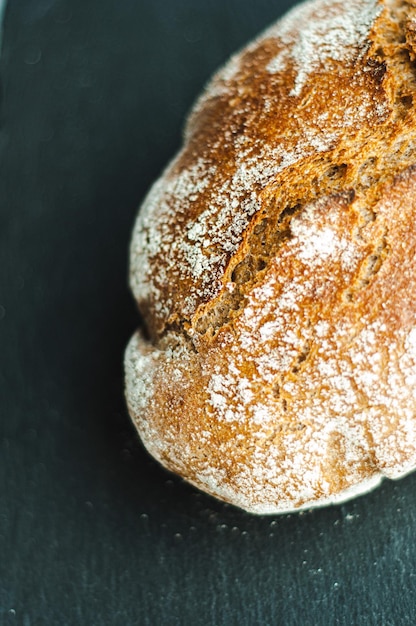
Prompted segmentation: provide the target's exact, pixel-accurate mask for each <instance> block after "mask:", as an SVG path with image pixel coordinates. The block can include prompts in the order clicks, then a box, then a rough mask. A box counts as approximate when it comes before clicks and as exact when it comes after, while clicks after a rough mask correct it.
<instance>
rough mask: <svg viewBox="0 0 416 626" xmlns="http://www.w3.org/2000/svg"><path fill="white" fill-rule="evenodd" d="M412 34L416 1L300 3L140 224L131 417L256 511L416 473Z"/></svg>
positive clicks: (135, 247) (238, 77)
mask: <svg viewBox="0 0 416 626" xmlns="http://www.w3.org/2000/svg"><path fill="white" fill-rule="evenodd" d="M415 32H416V9H415V7H414V3H413V2H396V1H395V2H393V1H389V2H386V1H384V2H382V1H380V2H377V1H375V0H353V1H352V2H349V3H342V2H338V1H327V0H320V1H318V2H311V3H306V4H303V5H300V6H299V7H296V8H295V9H294V10H293V11H292V12H290V13H289V14H288V15H287V16H286V17H285V18H283V20H281V21H280V22H278V23H277V24H276V25H275V26H273V27H272V28H270V29H268V30H267V31H266V32H265V33H264V34H263V35H262V36H261V37H259V38H258V39H257V40H256V41H255V42H254V43H253V44H251V45H250V46H248V47H247V48H245V49H244V50H243V51H242V52H240V53H239V54H238V55H236V56H235V57H233V59H232V60H231V61H230V63H229V64H228V65H227V66H226V67H225V69H224V70H222V71H220V72H219V73H218V74H217V75H216V76H215V77H214V79H213V80H212V82H211V83H210V85H209V86H208V87H207V89H206V91H205V93H204V94H203V95H202V97H201V98H200V100H199V101H198V102H197V104H196V105H195V108H194V110H193V112H192V114H191V116H190V119H189V122H188V126H187V130H186V139H185V144H184V147H183V148H182V150H181V151H180V153H179V155H178V156H177V157H176V158H175V160H174V161H173V162H172V163H171V164H170V165H169V167H168V168H167V170H166V171H165V173H164V174H163V176H162V177H161V179H160V180H159V181H158V182H157V183H156V184H155V186H154V187H153V189H152V190H151V192H150V194H149V196H148V197H147V199H146V201H145V203H144V205H143V207H142V209H141V212H140V214H139V217H138V220H137V222H136V226H135V230H134V235H133V240H132V245H131V283H132V287H133V290H134V293H135V296H136V299H137V301H138V304H139V308H140V310H141V312H142V314H143V317H144V320H145V325H146V335H147V338H146V339H144V338H143V336H141V335H140V334H138V335H136V336H135V337H133V339H132V340H131V342H130V344H129V347H128V350H127V353H126V380H127V400H128V404H129V409H130V412H131V415H132V417H133V419H134V420H135V423H136V426H137V428H138V430H139V432H140V434H141V437H142V439H143V441H144V443H145V445H146V447H147V448H148V449H149V451H150V452H151V453H152V454H153V455H154V456H155V457H156V458H158V459H159V460H160V461H161V462H162V463H163V464H164V465H166V466H167V467H169V468H170V469H172V470H173V471H176V472H178V473H179V474H181V475H182V476H184V477H185V478H187V479H188V480H190V481H191V482H192V483H194V484H195V485H197V486H198V487H201V488H202V489H204V490H206V491H208V492H209V493H212V494H213V495H216V496H218V497H220V498H222V499H224V500H227V501H229V502H232V503H234V504H237V505H239V506H241V507H243V508H245V509H247V510H250V511H253V512H257V513H270V512H273V513H274V512H281V511H287V510H294V509H298V508H301V507H304V506H311V505H316V504H325V503H328V502H330V501H334V500H336V499H343V498H347V497H349V495H351V494H354V493H358V492H360V491H363V490H365V489H367V488H368V487H369V486H374V485H375V484H376V483H377V482H378V481H379V479H380V476H381V475H386V476H390V477H398V476H401V475H403V474H404V473H406V472H407V471H409V470H411V469H413V467H415V466H416V394H415V393H414V390H415V386H416V319H415V317H416V304H415V303H416V293H415V291H416V284H415V281H414V276H415V270H416V267H415V263H416V261H415V252H416V228H415V219H414V213H415V210H414V207H415V206H416V172H415V169H414V163H415V158H414V146H415V143H416V107H415V106H414V102H413V97H414V94H415V90H416V73H415V70H414V66H413V61H414V48H415V37H414V34H415ZM351 490H352V491H351Z"/></svg>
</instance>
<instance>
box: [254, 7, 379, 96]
mask: <svg viewBox="0 0 416 626" xmlns="http://www.w3.org/2000/svg"><path fill="white" fill-rule="evenodd" d="M381 10H382V7H381V5H380V4H379V3H378V2H377V0H372V1H371V2H369V1H368V0H350V1H349V2H347V3H345V2H328V0H320V2H309V3H308V4H307V5H301V6H299V7H296V8H295V9H293V10H292V11H290V12H289V13H288V14H287V15H286V17H284V18H283V20H282V21H281V22H280V23H279V24H278V25H277V27H272V28H271V29H269V30H267V31H266V32H265V34H264V35H263V37H272V36H273V35H274V34H275V36H277V37H278V38H279V39H281V41H282V43H283V45H284V48H283V50H282V51H281V52H279V54H278V55H277V56H276V57H274V58H273V59H272V60H271V61H270V62H269V64H268V66H267V70H268V71H269V72H270V73H271V74H275V73H277V72H281V71H283V70H285V69H286V68H287V66H288V62H289V61H291V62H292V63H293V64H294V67H295V69H296V72H297V74H296V78H295V83H294V86H293V88H292V90H291V92H290V95H291V96H299V95H300V93H301V91H302V88H303V87H304V86H305V84H306V82H307V80H308V76H309V75H310V74H311V73H312V72H313V71H315V70H317V69H319V68H321V67H325V65H326V64H327V63H328V61H344V62H345V61H349V60H351V59H353V58H354V56H355V55H356V54H357V49H362V44H363V42H364V41H365V39H366V38H367V37H368V34H369V31H370V29H371V26H372V25H373V23H374V20H375V19H376V18H377V17H378V15H379V14H380V13H381ZM296 25H298V28H299V25H300V31H299V32H300V34H299V36H297V37H296V39H294V38H293V32H294V31H295V32H296V28H295V27H296Z"/></svg>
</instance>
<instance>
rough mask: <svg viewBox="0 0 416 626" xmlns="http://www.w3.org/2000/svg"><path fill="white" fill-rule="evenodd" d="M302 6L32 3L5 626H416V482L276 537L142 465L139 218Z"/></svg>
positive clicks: (21, 140) (23, 2) (1, 379)
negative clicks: (194, 114) (195, 130)
mask: <svg viewBox="0 0 416 626" xmlns="http://www.w3.org/2000/svg"><path fill="white" fill-rule="evenodd" d="M289 4H290V2H289V0H288V1H287V2H286V3H284V2H274V3H272V2H270V1H267V0H259V1H257V2H256V3H253V2H248V0H245V1H244V2H243V1H242V0H221V1H218V0H215V1H214V0H210V1H202V0H198V1H196V0H174V1H172V2H167V1H166V0H157V1H155V0H140V2H137V1H133V0H124V1H123V2H117V1H116V0H101V2H98V1H96V0H93V1H91V2H83V1H81V0H77V1H73V2H69V1H68V2H58V1H55V0H15V1H12V2H11V3H10V5H9V6H8V8H7V11H6V19H5V28H4V41H3V55H2V60H1V67H0V71H1V96H2V102H1V119H0V122H1V131H0V159H1V170H0V171H1V185H0V193H1V205H0V206H1V210H0V348H1V352H0V354H1V359H0V368H1V369H0V411H1V425H0V429H1V430H0V554H1V556H0V624H1V625H3V624H5V625H9V624H10V625H11V624H16V625H17V624H19V625H20V624H22V625H23V626H32V625H38V624H39V625H49V624H53V625H61V624H62V625H66V624H68V625H83V624H88V625H90V624H91V625H101V624H103V625H110V626H112V625H124V624H149V625H151V626H153V625H156V626H157V625H159V624H161V625H165V624H166V625H176V624H177V625H181V626H182V625H185V626H187V625H196V626H197V625H199V624H200V625H210V624H215V625H217V624H219V625H221V624H224V625H234V624H235V625H245V624H247V625H249V626H251V625H254V624H259V625H263V624H271V625H274V624H284V625H291V624H300V625H306V624H311V625H313V626H314V625H321V624H322V625H329V624H348V625H349V624H352V625H357V624H374V625H380V624H383V625H384V624H413V623H415V611H416V598H415V595H414V593H415V589H416V543H415V540H414V534H415V532H416V495H415V487H416V476H409V477H408V478H406V479H404V480H402V481H401V482H399V483H390V482H389V483H385V484H384V485H383V486H382V487H381V488H380V489H378V490H377V491H375V492H374V493H372V494H370V495H368V496H366V497H364V498H361V499H359V500H356V501H354V502H351V503H348V504H346V505H344V506H342V507H333V508H328V509H323V510H317V511H314V512H310V513H305V514H303V515H292V516H283V517H277V518H267V517H266V518H256V517H252V516H249V515H247V514H245V513H243V512H240V511H238V510H236V509H233V508H232V507H227V506H225V505H223V504H221V503H219V502H216V501H214V500H212V499H210V498H209V497H207V496H205V495H202V494H200V493H197V492H196V491H195V490H194V489H193V488H191V487H189V486H187V485H185V484H184V483H183V482H182V481H180V480H179V479H177V478H175V477H173V476H171V475H169V474H167V473H166V472H164V471H163V470H162V469H161V468H159V467H158V466H157V465H156V464H155V463H154V462H153V461H152V460H151V459H149V457H148V456H147V455H146V453H145V452H144V451H143V449H142V448H141V446H140V444H139V442H138V440H137V438H136V436H135V433H134V431H133V428H132V427H131V426H130V423H129V420H128V417H127V414H126V410H125V406H124V401H123V381H122V358H123V350H124V346H125V344H126V342H127V340H128V338H129V336H130V335H131V333H132V332H133V330H134V328H135V326H136V324H137V315H136V312H135V308H134V305H133V301H132V298H131V296H130V294H129V291H128V289H127V286H126V283H127V280H126V275H127V247H128V240H129V234H130V231H131V228H132V225H133V221H134V216H135V212H136V206H137V204H138V203H139V202H140V200H141V199H142V198H143V196H144V194H145V192H146V190H147V189H148V187H149V185H150V183H151V181H152V180H153V179H154V178H155V177H156V176H157V174H158V173H159V171H160V170H161V168H162V167H163V166H164V165H165V163H166V162H167V160H168V158H170V157H171V156H172V154H173V153H174V151H175V150H176V149H177V147H178V145H179V142H180V128H181V125H182V122H183V118H184V115H185V112H186V110H187V109H188V108H189V106H190V104H191V102H192V100H193V99H194V97H195V96H196V94H197V93H198V91H199V90H200V88H201V87H202V85H203V83H204V82H205V80H206V79H207V77H208V76H209V74H210V73H211V72H212V71H213V70H214V69H215V68H216V67H217V66H218V65H219V64H220V63H222V62H223V61H224V60H225V59H226V58H227V56H228V55H229V54H230V53H231V52H232V51H234V50H235V49H236V48H238V47H239V46H241V45H242V44H243V43H244V42H245V41H247V40H248V39H249V38H251V37H252V36H253V35H254V34H256V33H257V32H258V31H259V30H261V29H262V28H263V27H264V26H265V25H266V24H268V23H269V22H271V21H272V20H273V19H274V18H275V17H277V16H278V15H279V14H281V13H282V12H283V10H284V8H285V7H286V6H289Z"/></svg>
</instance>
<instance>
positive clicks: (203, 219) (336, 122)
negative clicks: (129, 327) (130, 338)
mask: <svg viewBox="0 0 416 626" xmlns="http://www.w3.org/2000/svg"><path fill="white" fill-rule="evenodd" d="M414 13H415V11H414V9H413V8H412V7H411V6H410V5H409V4H407V3H406V4H402V3H400V4H397V8H396V7H395V3H392V2H389V3H386V2H377V1H376V0H353V1H352V2H348V3H345V2H341V1H335V2H334V1H327V0H320V1H319V2H312V3H307V4H304V5H300V6H299V7H296V8H295V9H293V11H292V12H291V13H289V14H288V15H287V16H286V17H285V18H283V20H281V21H280V22H278V23H277V25H275V26H274V27H272V28H270V29H268V30H267V31H266V32H265V33H264V34H263V35H262V36H261V37H260V38H259V39H258V40H256V41H255V42H254V43H253V44H251V45H250V46H248V48H246V49H245V50H243V51H242V52H240V53H239V54H238V55H236V56H235V57H233V59H232V60H231V61H230V63H229V64H228V65H227V66H226V67H225V69H224V70H222V71H221V72H219V73H218V74H217V76H216V77H214V79H213V81H212V82H211V83H210V85H208V87H207V89H206V91H205V93H204V94H203V96H202V97H201V99H200V100H199V101H198V102H197V104H196V106H195V108H194V111H193V113H192V114H191V116H190V120H189V123H188V127H187V132H186V141H185V144H184V146H183V148H182V150H181V151H180V153H179V154H178V156H177V157H176V158H175V159H174V161H173V162H172V163H171V164H170V165H169V167H168V168H167V170H166V171H165V173H164V174H163V176H162V177H161V178H160V179H159V180H158V181H157V183H156V184H155V185H154V187H153V188H152V190H151V192H150V193H149V195H148V197H147V199H146V200H145V202H144V204H143V206H142V208H141V211H140V213H139V216H138V220H137V223H136V227H135V230H134V235H133V240H132V245H131V284H132V288H133V291H134V293H135V296H136V299H137V302H138V304H139V308H140V310H141V312H142V314H143V316H144V318H145V322H146V326H147V329H148V332H149V333H150V336H151V338H152V339H153V340H156V339H157V338H159V337H160V336H161V335H163V333H164V332H166V331H167V330H168V329H169V328H172V327H173V328H175V327H177V326H178V325H180V326H181V327H182V328H183V329H184V330H185V331H186V330H187V329H188V328H189V327H190V326H192V327H198V326H199V327H201V328H203V329H204V332H208V334H215V332H217V331H218V330H219V328H220V327H221V326H222V325H223V323H226V322H228V321H229V319H231V318H232V317H233V315H234V312H233V311H234V310H239V306H238V304H236V303H235V300H236V299H237V298H236V297H235V298H234V301H233V303H231V304H230V303H229V298H228V297H227V291H226V290H227V284H229V283H240V282H241V280H243V281H244V284H242V285H240V284H239V296H241V298H244V294H245V292H246V290H247V289H249V288H250V287H251V286H252V284H253V282H255V281H256V276H257V274H258V271H259V270H258V268H259V267H260V268H262V266H263V264H264V263H266V264H267V263H268V258H270V256H273V254H274V253H275V250H274V249H273V250H272V248H274V243H273V242H272V241H271V240H275V239H276V237H275V234H276V230H280V231H281V232H282V231H284V227H285V225H286V222H287V220H283V224H282V223H281V224H278V221H279V218H280V217H281V216H282V215H283V216H285V217H286V218H288V217H290V213H291V211H293V210H295V209H296V208H299V207H300V208H301V207H302V206H304V205H306V204H307V203H309V202H311V201H313V200H314V199H316V198H319V197H323V196H325V195H329V194H331V193H336V192H342V191H348V190H353V191H354V192H355V193H356V194H358V193H361V194H362V195H363V204H365V206H366V207H367V206H368V205H370V207H371V205H373V204H375V202H376V201H377V195H378V188H379V186H380V185H382V184H383V183H384V182H386V180H391V179H392V177H394V175H395V174H397V173H398V172H399V171H401V170H402V169H404V168H405V167H406V166H408V165H411V164H412V160H413V155H412V154H411V153H410V154H408V148H409V146H412V141H413V140H414V134H415V115H414V107H413V106H412V94H413V91H414V76H415V75H414V71H413V69H412V68H411V56H412V54H413V53H412V50H413V48H412V45H413V42H414V39H413V30H412V27H411V25H412V24H414V22H413V21H412V16H413V14H414ZM403 40H404V41H403ZM370 210H371V209H370ZM265 219H266V220H267V221H266V222H265V221H264V220H265ZM262 225H263V226H264V228H265V232H263V234H262V238H263V239H265V238H266V239H267V242H266V244H265V245H264V246H263V247H264V248H266V250H265V252H266V254H262V255H256V264H255V266H254V267H248V268H244V266H243V267H241V266H240V269H242V270H245V269H247V271H242V272H241V273H242V274H243V276H242V277H241V276H240V277H239V278H237V280H235V278H236V273H234V275H233V272H234V270H235V269H236V268H238V266H239V265H240V264H241V262H242V261H243V260H244V259H246V260H247V255H248V254H252V250H253V247H254V248H255V247H257V248H258V245H257V246H256V244H258V239H259V238H258V236H257V235H256V231H258V230H259V228H261V227H262ZM261 256H263V259H262V258H260V257H261ZM237 276H238V270H237ZM224 299H225V302H224V301H223V300H224ZM213 308H214V309H215V310H214V311H212V309H213ZM219 309H221V310H222V311H223V312H221V310H219ZM225 309H228V311H227V312H226V313H225V314H224V312H225ZM205 328H206V330H205Z"/></svg>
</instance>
